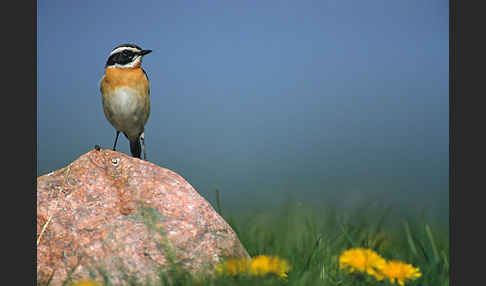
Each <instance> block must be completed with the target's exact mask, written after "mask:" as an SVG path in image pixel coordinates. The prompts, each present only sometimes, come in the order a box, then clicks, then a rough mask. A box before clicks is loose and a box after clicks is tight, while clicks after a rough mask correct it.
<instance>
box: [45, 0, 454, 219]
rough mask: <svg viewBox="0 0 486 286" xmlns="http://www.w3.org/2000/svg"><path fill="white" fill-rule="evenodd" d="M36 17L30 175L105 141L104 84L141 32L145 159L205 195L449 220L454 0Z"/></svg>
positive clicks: (71, 4) (93, 8)
mask: <svg viewBox="0 0 486 286" xmlns="http://www.w3.org/2000/svg"><path fill="white" fill-rule="evenodd" d="M37 23H38V26H37V33H38V36H37V55H38V58H37V90H38V94H37V102H38V105H37V113H38V117H37V136H38V137H37V159H38V161H37V174H38V175H43V174H46V173H49V172H50V171H53V170H56V169H59V168H63V167H65V166H66V165H67V164H69V163H70V162H71V161H73V160H75V159H77V158H78V157H79V156H81V155H82V154H84V153H86V152H88V151H90V150H92V149H93V148H94V145H95V144H99V145H101V146H102V147H103V148H112V145H113V141H114V137H115V130H114V129H113V127H112V126H111V125H110V124H109V122H108V121H107V120H106V119H105V117H104V114H103V109H102V105H101V94H100V91H99V83H100V79H101V77H102V75H103V73H104V65H105V63H106V60H107V57H108V54H109V53H110V51H111V50H112V49H113V48H114V47H115V46H116V45H119V44H122V43H135V44H138V45H140V46H141V47H142V48H145V49H152V50H153V53H151V54H150V55H147V56H146V57H145V58H144V62H143V67H144V69H145V70H146V72H147V74H148V76H149V78H150V82H151V104H152V107H151V115H150V118H149V121H148V123H147V125H146V131H145V138H146V144H147V155H148V159H149V161H151V162H153V163H155V164H158V165H160V166H163V167H165V168H168V169H171V170H173V171H175V172H177V173H179V174H180V175H182V176H183V177H184V178H185V179H186V180H187V181H188V182H190V183H191V184H192V185H193V186H194V188H196V190H197V191H198V192H199V193H200V194H201V195H203V196H204V197H205V198H206V199H208V200H209V201H210V202H211V203H213V205H214V201H215V190H216V189H218V190H219V191H220V198H221V202H222V206H223V210H224V211H227V212H230V211H231V212H238V211H251V210H258V209H262V208H271V207H278V206H279V205H281V204H283V203H285V202H288V201H289V200H293V201H297V202H301V203H303V204H313V205H316V206H326V205H327V206H329V205H332V206H334V207H336V206H337V207H339V208H349V207H356V206H357V205H374V206H377V207H378V208H389V209H392V210H393V213H394V214H395V215H398V216H401V215H406V214H407V213H425V214H427V215H430V216H433V217H435V218H438V219H439V220H441V221H443V222H444V223H446V222H448V215H449V213H448V204H449V202H448V192H449V190H448V169H449V167H448V164H449V114H448V111H449V89H448V84H449V83H448V81H449V48H448V47H449V1H445V0H440V1H439V0H431V1H415V0H414V1H385V0H383V1H348V0H339V1H338V0H333V1H206V3H202V2H197V1H38V19H37ZM117 150H118V151H121V152H124V153H127V154H130V152H129V145H128V141H127V140H126V139H125V137H123V136H121V137H120V139H119V141H118V146H117Z"/></svg>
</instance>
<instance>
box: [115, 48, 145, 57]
mask: <svg viewBox="0 0 486 286" xmlns="http://www.w3.org/2000/svg"><path fill="white" fill-rule="evenodd" d="M124 50H129V51H132V52H136V53H138V52H140V50H139V49H137V48H132V47H119V48H116V49H114V50H113V51H112V52H111V53H110V56H111V55H113V54H116V53H119V52H121V51H124Z"/></svg>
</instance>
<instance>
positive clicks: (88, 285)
mask: <svg viewBox="0 0 486 286" xmlns="http://www.w3.org/2000/svg"><path fill="white" fill-rule="evenodd" d="M101 285H102V284H100V283H98V282H96V281H93V280H83V281H79V282H76V283H74V284H72V286H101Z"/></svg>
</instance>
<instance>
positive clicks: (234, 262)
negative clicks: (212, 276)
mask: <svg viewBox="0 0 486 286" xmlns="http://www.w3.org/2000/svg"><path fill="white" fill-rule="evenodd" d="M250 264H251V260H250V259H245V258H243V259H228V260H226V261H224V262H223V263H221V264H218V265H217V266H216V271H217V272H219V273H220V274H227V275H237V274H240V273H246V272H248V269H250Z"/></svg>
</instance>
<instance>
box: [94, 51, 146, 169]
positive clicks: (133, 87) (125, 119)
mask: <svg viewBox="0 0 486 286" xmlns="http://www.w3.org/2000/svg"><path fill="white" fill-rule="evenodd" d="M150 52H152V51H151V50H143V49H142V48H140V47H139V46H137V45H134V44H122V45H119V46H117V47H115V48H114V49H113V50H112V51H111V53H110V55H109V57H108V61H107V62H106V65H105V74H104V75H103V77H102V78H101V87H100V90H101V94H102V98H103V111H104V112H105V116H106V119H108V121H109V122H110V123H111V125H112V126H113V127H114V128H115V130H116V137H115V143H114V145H113V150H114V151H115V150H116V142H117V140H118V135H120V132H123V134H125V137H127V139H128V140H129V141H130V152H131V154H132V156H133V157H137V158H141V152H142V146H143V158H144V160H146V151H145V138H144V137H145V136H144V128H145V124H146V123H147V120H148V118H149V115H150V83H149V80H148V77H147V74H146V73H145V71H144V70H143V69H142V58H143V57H144V56H145V55H147V54H149V53H150ZM140 141H142V142H141V143H142V146H141V145H140Z"/></svg>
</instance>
